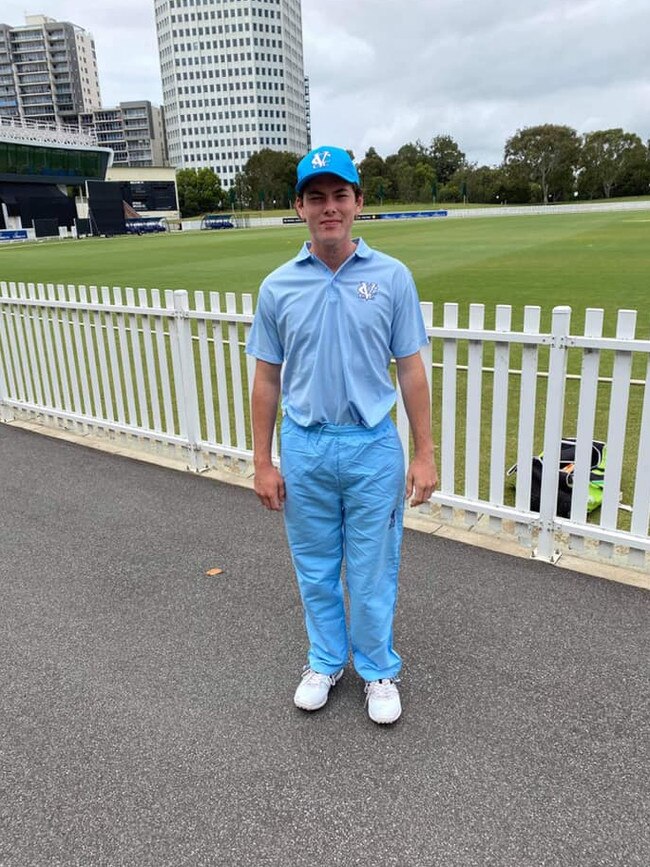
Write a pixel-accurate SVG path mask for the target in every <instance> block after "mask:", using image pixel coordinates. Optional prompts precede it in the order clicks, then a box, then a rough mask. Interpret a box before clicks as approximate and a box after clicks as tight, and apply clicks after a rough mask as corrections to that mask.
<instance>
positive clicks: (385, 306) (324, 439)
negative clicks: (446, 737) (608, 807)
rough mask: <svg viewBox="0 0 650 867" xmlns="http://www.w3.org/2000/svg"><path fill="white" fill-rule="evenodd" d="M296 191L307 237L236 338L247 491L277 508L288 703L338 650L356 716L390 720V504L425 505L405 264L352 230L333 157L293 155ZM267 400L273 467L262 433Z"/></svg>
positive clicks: (316, 696) (394, 566) (424, 455)
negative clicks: (287, 578) (293, 651)
mask: <svg viewBox="0 0 650 867" xmlns="http://www.w3.org/2000/svg"><path fill="white" fill-rule="evenodd" d="M296 196H297V198H296V211H297V212H298V215H299V216H300V217H301V218H302V219H303V220H304V221H305V222H306V224H307V228H308V230H309V235H310V238H311V241H310V242H308V243H306V244H305V245H304V246H303V248H302V250H301V251H300V253H299V254H298V255H297V256H296V257H295V259H292V260H291V261H289V262H287V263H286V264H285V265H282V266H281V267H280V268H278V269H277V270H276V271H274V272H273V273H272V274H270V275H269V276H268V277H267V278H266V280H264V282H263V283H262V286H261V288H260V293H259V299H258V304H257V310H256V313H255V318H254V322H253V327H252V330H251V334H250V338H249V341H248V346H247V352H248V353H249V354H251V355H253V356H254V357H255V358H256V359H257V364H256V369H255V380H254V383H253V396H252V413H253V438H254V464H255V492H256V493H257V496H258V497H259V499H260V501H261V503H262V504H263V505H264V506H265V507H266V508H267V509H272V510H282V509H283V510H284V519H285V526H286V531H287V538H288V541H289V547H290V549H291V555H292V559H293V564H294V568H295V570H296V575H297V579H298V585H299V588H300V593H301V597H302V601H303V606H304V610H305V624H306V628H307V636H308V639H309V653H308V664H307V666H306V668H305V670H304V672H303V676H302V680H301V682H300V684H299V686H298V689H297V690H296V693H295V696H294V701H295V704H296V705H297V706H298V707H300V708H302V709H304V710H317V709H318V708H321V707H323V705H324V704H325V703H326V701H327V698H328V694H329V691H330V688H331V687H332V686H334V684H335V683H336V682H337V681H338V680H339V678H340V677H341V675H342V674H343V669H344V667H345V666H346V664H347V661H348V654H349V650H350V648H351V650H352V659H353V662H354V667H355V669H356V671H357V673H358V674H359V675H360V676H361V677H362V678H363V679H364V680H365V682H366V695H367V704H368V713H369V715H370V718H371V719H372V720H373V721H374V722H377V723H392V722H395V721H396V720H397V719H398V718H399V716H400V714H401V703H400V697H399V692H398V689H397V686H396V680H397V675H398V673H399V671H400V668H401V659H400V657H399V655H398V654H397V653H396V651H395V649H394V648H393V615H394V610H395V604H396V600H397V575H398V569H399V558H400V547H401V541H402V517H403V510H404V500H405V497H406V498H409V497H411V505H412V506H417V505H419V504H420V503H424V502H426V501H427V500H428V499H429V497H430V496H431V494H432V492H433V491H434V489H435V487H436V485H437V481H438V477H437V470H436V466H435V461H434V456H433V445H432V442H431V406H430V401H429V393H428V389H427V382H426V376H425V372H424V366H423V364H422V360H421V358H420V354H419V349H420V347H421V346H423V345H424V344H425V343H426V341H427V336H426V332H425V329H424V323H423V321H422V315H421V313H420V308H419V302H418V297H417V293H416V290H415V285H414V283H413V279H412V277H411V275H410V273H409V271H408V270H407V269H406V268H405V266H404V265H403V264H402V263H401V262H399V261H397V260H396V259H392V258H391V257H389V256H386V255H384V254H383V253H379V252H377V251H376V250H372V249H371V248H370V247H368V246H367V244H365V243H364V242H363V240H361V239H360V238H359V239H353V238H352V229H353V222H354V218H355V217H356V215H357V214H359V213H360V212H361V209H362V206H363V196H362V193H361V190H360V188H359V175H358V173H357V170H356V168H355V166H354V163H353V162H352V160H351V159H350V157H349V156H348V154H347V153H346V151H344V150H342V149H340V148H335V147H321V148H317V149H316V150H313V151H311V152H310V153H308V154H307V155H306V156H305V157H304V158H303V159H302V160H301V161H300V163H299V164H298V183H297V185H296ZM391 357H394V358H395V359H396V361H397V376H398V379H399V383H400V387H401V389H402V394H403V396H404V403H405V406H406V411H407V414H408V418H409V422H410V426H411V432H412V435H413V441H414V455H413V460H412V462H411V464H410V466H409V468H408V471H407V473H406V484H405V474H404V461H403V453H402V448H401V445H400V442H399V439H398V436H397V432H396V430H395V426H394V425H393V422H392V420H391V418H390V415H389V413H390V410H391V408H392V407H393V405H394V403H395V397H396V395H395V389H394V387H393V384H392V380H391V378H390V374H389V370H388V368H389V364H390V360H391ZM281 372H282V376H281ZM280 393H282V412H283V422H282V432H281V464H280V471H278V470H277V469H276V467H275V466H274V465H273V463H272V461H271V441H272V437H273V430H274V426H275V421H276V416H277V409H278V401H279V398H280ZM343 561H345V567H346V583H347V589H348V600H349V620H350V625H349V630H348V628H347V626H346V618H345V608H344V601H343V588H342V583H341V567H342V564H343Z"/></svg>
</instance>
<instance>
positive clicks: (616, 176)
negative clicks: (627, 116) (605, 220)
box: [579, 128, 647, 199]
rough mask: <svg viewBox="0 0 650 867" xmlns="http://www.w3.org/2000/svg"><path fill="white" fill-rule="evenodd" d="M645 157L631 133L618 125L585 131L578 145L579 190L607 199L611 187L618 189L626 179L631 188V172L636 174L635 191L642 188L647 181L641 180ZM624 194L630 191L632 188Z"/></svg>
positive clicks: (638, 142)
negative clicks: (580, 148) (579, 153)
mask: <svg viewBox="0 0 650 867" xmlns="http://www.w3.org/2000/svg"><path fill="white" fill-rule="evenodd" d="M646 161H647V151H646V148H645V146H644V144H643V142H642V141H641V139H640V138H639V136H638V135H635V134H634V133H629V132H624V131H623V130H622V129H620V128H618V129H605V130H598V131H596V132H590V133H587V134H586V135H585V136H584V139H583V146H582V160H581V163H582V166H581V167H582V172H581V174H580V181H579V188H580V192H581V193H582V194H583V195H586V196H588V197H589V198H598V197H600V196H604V197H605V198H606V199H609V198H610V196H611V194H612V191H613V190H614V189H617V190H619V194H621V193H622V190H621V189H620V188H621V187H623V186H624V185H625V183H626V181H627V184H628V186H632V188H634V187H635V186H636V184H635V183H634V180H633V179H632V178H633V177H634V176H635V175H636V176H637V177H639V186H640V187H641V189H638V192H639V193H642V192H646V191H647V185H645V184H644V183H643V175H644V172H643V168H644V165H645V163H646ZM631 176H632V177H631ZM630 181H631V183H630ZM635 192H637V191H636V190H635ZM628 195H634V192H631V193H628Z"/></svg>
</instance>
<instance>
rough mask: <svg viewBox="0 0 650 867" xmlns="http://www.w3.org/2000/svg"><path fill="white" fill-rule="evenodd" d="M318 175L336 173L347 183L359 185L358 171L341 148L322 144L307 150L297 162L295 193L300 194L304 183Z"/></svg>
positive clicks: (348, 155)
mask: <svg viewBox="0 0 650 867" xmlns="http://www.w3.org/2000/svg"><path fill="white" fill-rule="evenodd" d="M318 175H336V177H337V178H342V179H343V180H344V181H347V182H348V183H349V184H357V186H360V185H361V182H360V180H359V172H358V171H357V169H356V167H355V165H354V163H353V162H352V160H351V159H350V154H349V153H348V152H347V151H344V150H343V148H334V147H327V146H323V147H320V148H315V149H314V150H313V151H309V153H308V154H307V155H306V156H304V157H303V158H302V159H301V160H300V162H299V163H298V183H297V184H296V193H297V194H298V195H300V193H301V192H302V190H303V188H304V186H305V184H306V183H308V182H309V181H310V180H311V179H312V178H315V177H318Z"/></svg>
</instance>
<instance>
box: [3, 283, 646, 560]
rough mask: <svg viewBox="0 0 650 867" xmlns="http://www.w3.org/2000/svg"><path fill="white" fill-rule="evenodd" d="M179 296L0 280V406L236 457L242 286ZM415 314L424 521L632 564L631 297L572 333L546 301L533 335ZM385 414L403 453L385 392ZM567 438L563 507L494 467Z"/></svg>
mask: <svg viewBox="0 0 650 867" xmlns="http://www.w3.org/2000/svg"><path fill="white" fill-rule="evenodd" d="M191 300H192V305H191V306H190V296H189V295H188V293H187V292H185V291H176V292H172V291H165V292H160V291H158V290H156V289H153V290H145V289H138V290H135V289H133V288H125V289H122V288H119V287H106V286H104V287H97V286H90V287H86V286H71V285H67V286H64V285H61V284H58V285H54V284H52V283H48V284H42V283H37V284H34V283H27V284H25V283H5V282H2V283H0V420H5V421H8V420H11V418H13V417H15V416H21V415H25V414H26V415H27V416H30V415H31V416H34V415H36V416H38V417H39V418H41V419H44V420H50V421H51V422H53V423H59V424H67V425H73V426H75V425H76V426H81V427H82V428H91V429H92V430H94V431H105V432H113V433H114V434H116V435H124V436H127V437H128V438H129V439H130V440H134V441H137V442H142V443H145V442H146V443H149V444H151V443H155V444H158V445H163V446H169V447H171V448H176V449H181V450H183V452H184V453H185V454H186V455H187V460H188V464H189V465H190V466H191V467H192V468H194V469H201V468H202V467H204V466H207V465H211V463H213V462H214V461H215V460H224V459H225V460H229V461H231V462H232V461H234V462H239V461H243V462H250V459H251V457H252V438H251V429H250V386H251V384H252V378H253V374H254V364H255V363H254V360H253V359H251V358H250V357H248V356H246V355H245V353H244V351H243V346H244V344H245V341H246V338H247V335H248V331H249V329H250V325H251V322H252V317H253V300H252V297H251V296H250V295H241V296H238V295H236V294H235V293H233V292H227V293H225V294H223V295H221V294H220V293H217V292H210V293H207V294H203V293H200V292H196V293H194V294H193V296H192V299H191ZM422 311H423V315H424V318H425V324H426V327H427V333H428V334H429V336H430V337H431V338H432V340H431V341H430V343H429V345H428V346H426V347H425V348H424V349H423V350H422V355H423V359H424V362H425V367H426V371H427V376H428V382H429V388H430V392H431V394H432V414H433V419H434V427H435V429H436V439H437V440H438V442H439V449H440V452H439V465H440V489H439V491H437V492H436V493H435V494H434V496H433V497H432V501H431V502H432V506H433V507H434V508H435V509H436V510H437V512H436V517H437V518H439V519H441V520H443V521H457V520H462V521H463V523H464V524H465V525H472V524H474V523H475V522H477V521H479V520H481V521H487V522H488V524H489V527H490V529H491V530H492V531H494V532H504V529H505V527H506V525H507V526H509V527H510V526H514V527H515V530H516V534H517V535H518V536H519V537H520V538H523V537H527V538H528V539H529V540H530V544H531V546H532V545H534V546H535V549H534V553H535V554H536V556H538V557H540V558H543V559H546V560H553V559H554V558H555V557H556V556H557V552H558V550H560V549H563V550H565V549H567V548H570V549H572V550H573V551H576V552H584V551H585V550H586V549H587V548H588V549H589V554H590V556H596V557H599V558H606V559H611V558H612V557H614V556H615V557H617V558H619V560H620V558H623V561H624V562H625V563H626V564H628V565H631V566H634V567H639V568H644V569H645V568H648V565H649V562H650V539H649V537H648V524H649V521H650V340H645V339H637V338H636V337H635V329H636V313H635V311H631V310H621V311H619V313H618V319H617V326H616V333H615V334H614V335H613V336H604V335H603V321H604V315H603V311H602V310H588V311H587V313H586V316H585V325H584V333H583V334H573V333H571V310H570V308H568V307H557V308H555V309H554V310H553V315H552V323H551V327H550V330H549V331H547V332H546V331H543V330H542V329H541V327H540V323H541V310H540V308H539V307H526V308H525V309H524V311H523V314H524V315H523V326H522V328H521V329H520V330H514V329H513V328H512V318H513V311H512V309H511V308H510V307H509V306H506V305H499V306H497V307H496V309H495V311H494V317H493V319H494V326H493V327H491V328H486V327H485V322H486V309H485V307H484V305H479V304H472V305H470V307H469V316H468V321H467V325H466V326H463V327H461V326H460V325H459V314H460V310H459V307H458V305H457V304H445V305H444V306H443V311H442V323H441V324H440V325H436V326H434V324H433V305H432V304H430V303H423V304H422ZM487 312H488V313H489V314H490V315H491V314H492V311H487ZM605 362H606V365H607V367H608V375H607V376H603V375H602V369H601V368H602V366H603V364H604V363H605ZM633 374H636V375H633ZM396 422H397V427H398V431H399V433H400V437H401V440H402V444H403V448H404V451H405V454H408V450H409V436H408V421H407V418H406V412H405V409H404V405H403V402H402V400H401V396H399V395H398V402H397V409H396ZM567 435H571V436H576V437H577V453H576V461H575V475H574V480H575V481H574V488H573V497H572V507H571V515H570V517H569V518H558V517H557V516H556V514H555V511H556V508H555V507H556V498H557V484H558V473H557V472H556V471H553V472H545V473H544V474H543V478H542V486H541V502H540V507H539V510H538V511H533V510H531V508H530V494H531V478H530V472H528V471H520V472H519V473H518V476H517V484H516V488H513V485H512V483H511V482H510V481H509V478H508V476H507V468H508V467H509V466H510V465H512V464H515V463H516V464H517V466H518V467H520V468H521V467H524V468H529V467H530V466H531V462H532V458H533V456H534V455H535V454H537V453H538V452H540V451H542V450H543V453H544V458H545V466H549V467H552V468H553V467H554V468H557V466H558V461H559V453H560V441H561V439H562V437H563V436H567ZM592 439H602V440H606V442H607V445H608V459H607V468H606V474H605V486H604V496H603V503H602V507H601V508H600V509H599V510H598V511H597V512H596V513H594V515H592V516H588V515H587V497H588V484H589V463H590V461H589V456H590V451H591V442H592ZM274 457H275V458H276V459H277V457H278V452H277V437H276V440H275V441H274ZM621 491H623V492H624V496H625V499H628V500H631V505H630V506H629V507H628V510H627V511H622V510H621V508H620V498H621ZM459 516H460V518H459Z"/></svg>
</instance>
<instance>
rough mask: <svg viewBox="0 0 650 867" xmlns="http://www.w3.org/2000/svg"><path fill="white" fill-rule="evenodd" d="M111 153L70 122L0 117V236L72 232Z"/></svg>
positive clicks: (102, 174) (83, 215)
mask: <svg viewBox="0 0 650 867" xmlns="http://www.w3.org/2000/svg"><path fill="white" fill-rule="evenodd" d="M112 158H113V152H112V151H111V149H110V148H105V147H100V146H99V145H98V144H97V141H96V140H95V139H94V138H93V136H92V135H88V134H87V133H82V132H79V130H77V129H76V128H74V127H69V126H63V125H61V124H43V123H39V122H36V121H30V120H21V119H17V118H7V117H1V116H0V238H2V237H3V236H4V237H7V236H10V237H12V236H15V237H18V238H27V237H37V238H38V237H50V236H52V235H54V236H59V235H61V234H68V233H72V234H74V233H75V232H76V230H77V228H78V221H79V220H80V219H83V218H84V217H87V214H86V213H84V201H85V199H86V185H87V183H88V181H104V179H105V177H106V172H107V171H108V169H109V167H110V165H111V163H112Z"/></svg>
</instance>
